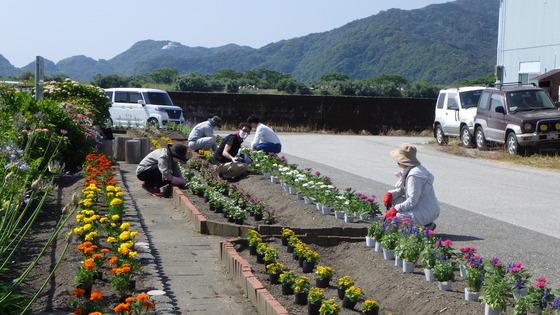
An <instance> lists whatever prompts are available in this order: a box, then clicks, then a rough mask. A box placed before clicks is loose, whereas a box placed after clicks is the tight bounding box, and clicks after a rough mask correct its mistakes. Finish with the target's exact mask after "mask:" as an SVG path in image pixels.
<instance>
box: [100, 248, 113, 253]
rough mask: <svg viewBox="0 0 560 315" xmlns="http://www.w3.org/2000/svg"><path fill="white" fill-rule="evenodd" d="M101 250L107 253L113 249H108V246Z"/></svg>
mask: <svg viewBox="0 0 560 315" xmlns="http://www.w3.org/2000/svg"><path fill="white" fill-rule="evenodd" d="M100 251H101V252H102V253H104V254H105V253H108V252H110V251H111V250H110V249H108V248H102V249H100Z"/></svg>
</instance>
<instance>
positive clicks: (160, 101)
mask: <svg viewBox="0 0 560 315" xmlns="http://www.w3.org/2000/svg"><path fill="white" fill-rule="evenodd" d="M144 97H145V98H146V104H153V105H170V106H173V102H172V101H171V98H170V97H169V94H167V93H161V92H147V93H144Z"/></svg>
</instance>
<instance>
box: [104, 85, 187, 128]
mask: <svg viewBox="0 0 560 315" xmlns="http://www.w3.org/2000/svg"><path fill="white" fill-rule="evenodd" d="M105 95H106V96H107V97H108V98H109V100H110V101H111V107H110V108H109V113H110V114H111V121H110V123H111V125H112V126H131V127H132V126H135V127H140V126H146V125H147V124H152V125H155V126H158V127H163V126H165V125H167V124H169V123H176V124H184V123H185V118H184V117H183V110H182V109H181V107H179V106H175V105H173V101H171V98H170V97H169V94H167V92H165V91H162V90H156V89H142V88H113V89H105Z"/></svg>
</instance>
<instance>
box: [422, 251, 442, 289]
mask: <svg viewBox="0 0 560 315" xmlns="http://www.w3.org/2000/svg"><path fill="white" fill-rule="evenodd" d="M420 258H421V259H422V267H424V275H425V277H426V281H430V282H431V281H434V270H433V269H434V266H435V265H436V263H437V262H438V261H439V256H438V254H437V252H436V249H435V244H434V243H426V245H425V246H424V249H423V250H422V252H421V253H420Z"/></svg>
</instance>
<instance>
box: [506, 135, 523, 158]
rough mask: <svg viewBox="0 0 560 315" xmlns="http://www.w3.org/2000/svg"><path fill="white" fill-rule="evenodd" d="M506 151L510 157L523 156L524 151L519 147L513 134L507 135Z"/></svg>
mask: <svg viewBox="0 0 560 315" xmlns="http://www.w3.org/2000/svg"><path fill="white" fill-rule="evenodd" d="M506 150H507V152H508V153H509V154H511V155H515V154H525V149H524V148H523V147H522V146H520V145H519V142H517V137H516V136H515V132H510V133H508V135H507V138H506Z"/></svg>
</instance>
